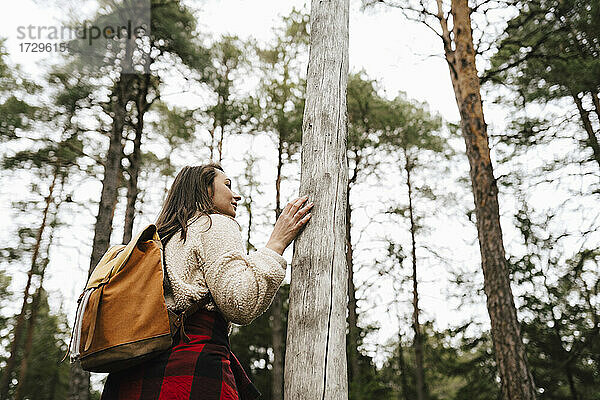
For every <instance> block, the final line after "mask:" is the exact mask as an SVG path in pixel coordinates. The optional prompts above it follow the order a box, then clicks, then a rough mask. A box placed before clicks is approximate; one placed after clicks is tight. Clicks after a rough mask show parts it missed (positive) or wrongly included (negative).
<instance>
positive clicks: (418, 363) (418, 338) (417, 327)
mask: <svg viewBox="0 0 600 400" xmlns="http://www.w3.org/2000/svg"><path fill="white" fill-rule="evenodd" d="M404 158H405V161H406V165H405V168H404V169H405V171H406V186H407V187H408V211H409V217H410V239H411V258H412V281H413V323H412V328H413V332H414V342H413V348H414V351H415V383H416V391H417V399H418V400H425V399H427V391H426V389H425V369H424V365H423V364H424V363H423V335H422V332H421V324H420V322H419V314H420V310H419V290H418V279H417V278H418V277H417V242H416V238H415V236H416V231H417V226H416V224H415V216H414V209H413V202H412V198H413V192H412V182H411V180H410V173H411V171H412V161H411V160H410V156H409V155H408V154H407V152H406V151H404Z"/></svg>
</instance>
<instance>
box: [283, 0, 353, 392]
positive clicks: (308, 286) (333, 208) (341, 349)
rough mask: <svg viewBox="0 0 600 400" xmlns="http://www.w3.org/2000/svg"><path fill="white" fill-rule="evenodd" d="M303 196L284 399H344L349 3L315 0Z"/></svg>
mask: <svg viewBox="0 0 600 400" xmlns="http://www.w3.org/2000/svg"><path fill="white" fill-rule="evenodd" d="M310 19H311V38H310V54H309V62H308V74H307V84H306V88H307V90H306V106H305V109H304V119H303V129H302V130H303V134H302V156H301V177H300V193H301V194H308V195H309V196H310V199H311V200H313V201H314V203H315V205H316V206H315V209H314V212H313V218H312V219H311V221H310V222H309V223H308V224H307V225H306V228H305V230H304V232H303V233H302V234H301V235H300V236H299V237H298V238H297V239H296V243H295V246H294V257H293V261H292V281H291V285H290V310H289V319H288V335H287V342H286V356H285V379H284V381H285V391H284V396H285V397H284V398H285V400H299V399H311V400H312V399H321V400H346V399H347V398H348V375H347V368H346V345H345V344H346V312H347V307H348V306H347V301H348V299H347V295H348V293H347V290H348V266H347V264H346V257H345V249H344V245H345V226H346V201H347V197H346V196H347V193H346V191H347V188H348V159H347V154H346V140H347V134H348V131H347V129H348V128H347V109H346V88H347V82H348V20H349V1H348V0H331V1H326V2H325V1H321V0H313V1H312V6H311V18H310Z"/></svg>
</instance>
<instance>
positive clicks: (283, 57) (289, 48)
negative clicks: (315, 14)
mask: <svg viewBox="0 0 600 400" xmlns="http://www.w3.org/2000/svg"><path fill="white" fill-rule="evenodd" d="M274 32H275V35H276V37H275V40H274V41H273V42H272V43H270V44H269V45H268V46H266V47H260V46H257V47H256V53H257V56H258V59H259V62H260V64H259V67H260V74H261V84H260V85H259V91H258V96H257V98H255V99H254V100H255V102H256V107H255V108H256V109H257V110H258V111H259V114H258V115H257V117H256V119H257V122H258V123H257V128H259V129H261V130H264V131H266V132H272V133H273V134H274V135H276V137H277V143H278V144H279V145H281V151H282V153H283V154H285V155H287V156H288V157H289V156H291V155H292V154H295V153H297V152H298V151H299V146H300V143H301V138H302V116H303V113H304V92H305V86H306V83H305V75H306V72H305V71H304V70H303V67H304V64H303V63H302V60H304V59H305V57H307V55H308V40H309V36H308V15H307V14H305V13H302V12H300V11H298V10H295V9H294V10H293V11H292V12H291V13H290V14H289V15H288V16H287V17H285V18H284V19H283V22H282V25H281V26H278V27H276V28H275V29H274ZM304 68H305V67H304Z"/></svg>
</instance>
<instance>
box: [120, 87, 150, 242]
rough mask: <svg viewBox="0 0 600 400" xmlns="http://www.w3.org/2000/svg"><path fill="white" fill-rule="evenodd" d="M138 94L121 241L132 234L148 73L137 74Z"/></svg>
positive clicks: (137, 192) (146, 108) (146, 107)
mask: <svg viewBox="0 0 600 400" xmlns="http://www.w3.org/2000/svg"><path fill="white" fill-rule="evenodd" d="M137 80H138V82H139V87H138V95H137V98H136V110H137V121H136V124H135V139H134V140H133V151H132V153H131V154H130V155H129V164H130V165H129V168H128V169H127V172H128V175H129V180H128V181H127V208H126V209H125V227H124V229H123V243H129V241H130V240H131V237H132V235H133V222H134V219H135V205H136V202H137V198H138V194H139V188H138V178H139V175H140V170H141V162H142V149H141V147H142V136H143V135H144V116H145V115H146V111H148V108H149V104H148V102H147V99H146V97H147V95H148V85H149V83H150V75H142V76H138V77H137Z"/></svg>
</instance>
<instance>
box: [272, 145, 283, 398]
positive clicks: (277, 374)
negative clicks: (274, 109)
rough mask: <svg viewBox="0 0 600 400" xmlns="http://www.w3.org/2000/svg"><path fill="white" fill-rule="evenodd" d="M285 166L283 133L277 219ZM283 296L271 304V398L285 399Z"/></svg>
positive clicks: (276, 208) (277, 178) (276, 193)
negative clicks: (282, 172) (282, 174)
mask: <svg viewBox="0 0 600 400" xmlns="http://www.w3.org/2000/svg"><path fill="white" fill-rule="evenodd" d="M282 167H283V144H282V140H281V135H280V137H279V145H278V147H277V177H276V179H275V221H277V219H279V215H281V170H282ZM282 321H283V298H282V295H281V292H280V291H278V292H277V294H276V295H275V298H274V299H273V304H272V305H271V341H272V343H273V372H272V377H273V378H272V380H271V398H272V399H273V400H280V399H283V360H284V340H285V339H284V337H283V324H282Z"/></svg>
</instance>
